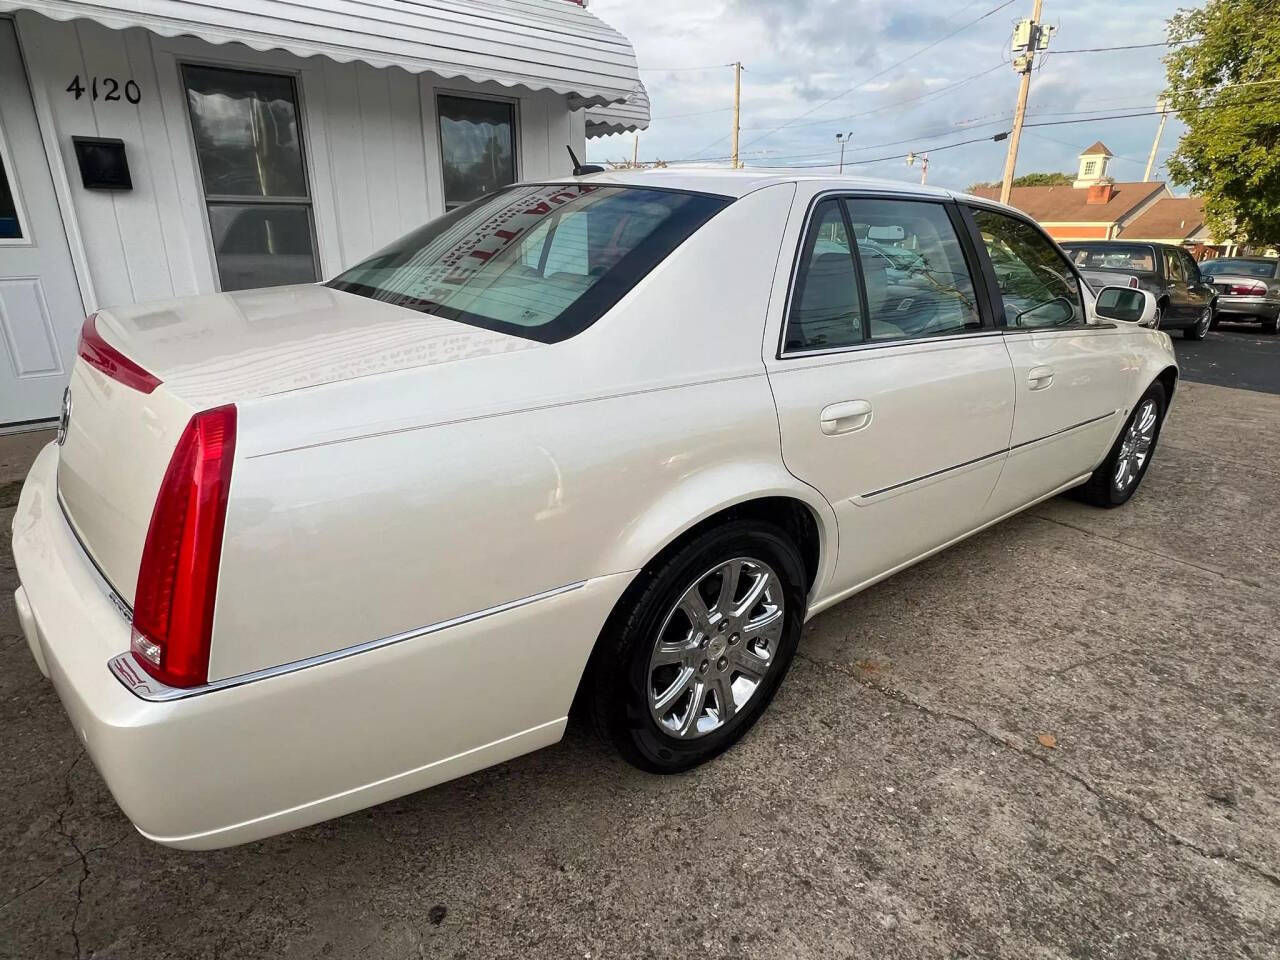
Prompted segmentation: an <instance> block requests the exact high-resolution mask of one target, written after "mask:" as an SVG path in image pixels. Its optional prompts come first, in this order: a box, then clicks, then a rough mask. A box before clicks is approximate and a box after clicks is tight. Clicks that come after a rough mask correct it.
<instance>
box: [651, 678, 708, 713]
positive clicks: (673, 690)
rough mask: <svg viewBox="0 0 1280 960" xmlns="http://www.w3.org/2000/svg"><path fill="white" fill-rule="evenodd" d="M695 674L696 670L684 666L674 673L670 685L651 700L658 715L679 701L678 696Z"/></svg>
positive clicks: (691, 681) (687, 686) (683, 692)
mask: <svg viewBox="0 0 1280 960" xmlns="http://www.w3.org/2000/svg"><path fill="white" fill-rule="evenodd" d="M697 675H698V674H697V672H696V671H695V670H694V669H693V668H692V667H686V668H685V669H683V670H681V671H680V673H678V674H677V675H676V678H675V679H674V680H673V681H671V685H670V686H669V687H667V689H665V690H663V691H662V693H660V694H658V695H657V697H656V698H655V699H654V701H653V709H654V711H655V712H656V713H657V714H658V716H659V717H661V716H663V715H665V714H666V713H667V711H668V710H670V709H671V708H672V707H673V706H674V705H675V704H676V703H678V702H679V701H680V698H681V697H683V696H684V695H685V693H687V692H688V690H689V687H690V686H691V685H693V683H694V679H695V678H696V677H697Z"/></svg>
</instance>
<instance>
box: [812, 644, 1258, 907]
mask: <svg viewBox="0 0 1280 960" xmlns="http://www.w3.org/2000/svg"><path fill="white" fill-rule="evenodd" d="M796 657H797V658H799V659H801V660H804V661H805V662H806V663H810V664H813V665H814V666H815V667H820V668H822V669H826V670H835V671H837V672H839V673H842V674H844V675H845V676H847V677H849V678H850V679H851V680H853V681H855V682H856V683H858V684H860V685H861V686H863V687H866V688H867V689H868V690H872V691H874V692H875V693H878V694H880V695H881V696H883V697H887V698H888V699H890V700H895V701H897V702H898V703H901V704H904V705H906V706H910V707H915V708H916V709H917V710H919V711H920V712H921V713H924V714H926V715H927V716H930V717H934V718H940V719H946V720H951V721H953V722H956V723H961V724H964V725H965V726H967V727H969V728H970V729H972V730H974V731H976V732H977V733H979V734H981V735H982V736H983V737H986V738H987V739H988V740H990V741H991V742H992V743H995V744H998V745H999V746H1002V747H1005V748H1007V749H1009V750H1013V751H1014V752H1015V753H1017V754H1018V755H1019V756H1021V757H1023V758H1025V759H1027V760H1034V761H1035V762H1037V763H1039V764H1041V765H1042V766H1044V767H1047V768H1048V769H1050V770H1052V771H1053V772H1054V773H1056V774H1058V775H1059V776H1062V777H1065V778H1066V779H1068V780H1071V781H1072V782H1073V783H1076V784H1078V785H1079V786H1080V787H1081V788H1082V789H1084V790H1085V791H1086V792H1087V793H1089V794H1090V795H1091V796H1092V797H1094V799H1095V800H1097V801H1098V808H1099V812H1101V814H1102V817H1103V819H1104V820H1106V821H1107V822H1108V823H1111V816H1110V811H1109V809H1108V808H1109V807H1110V806H1115V807H1116V808H1118V809H1119V810H1120V811H1121V812H1122V813H1125V814H1127V815H1129V816H1131V817H1136V818H1137V819H1139V820H1141V821H1142V822H1143V823H1145V824H1146V825H1147V827H1148V828H1150V829H1151V830H1152V831H1154V832H1155V833H1156V834H1158V835H1159V836H1160V837H1161V838H1162V839H1164V840H1165V841H1166V842H1168V843H1171V844H1173V845H1175V846H1179V847H1185V848H1186V849H1188V850H1190V851H1192V852H1193V853H1195V854H1198V855H1199V856H1201V857H1204V858H1205V859H1206V860H1218V861H1223V862H1226V863H1230V864H1233V865H1234V866H1236V867H1239V868H1240V869H1242V870H1245V871H1246V872H1248V873H1252V874H1254V875H1255V876H1257V877H1259V878H1261V879H1262V880H1264V881H1265V882H1267V883H1269V884H1270V885H1271V886H1273V887H1277V888H1280V874H1277V873H1275V872H1274V871H1272V870H1269V869H1267V868H1266V867H1265V866H1263V865H1261V864H1258V863H1255V862H1253V861H1252V860H1248V859H1245V858H1242V857H1233V856H1231V855H1230V854H1228V853H1227V852H1225V851H1222V850H1209V849H1206V848H1205V847H1203V846H1201V845H1200V844H1199V843H1196V841H1194V840H1192V839H1191V838H1190V837H1184V836H1183V835H1182V834H1180V833H1178V832H1177V831H1176V830H1173V829H1171V828H1170V827H1167V826H1165V825H1164V824H1163V823H1161V822H1160V821H1159V820H1158V819H1156V818H1155V817H1153V816H1152V815H1151V814H1149V813H1146V812H1145V811H1143V810H1141V809H1139V808H1138V807H1136V806H1134V805H1133V804H1131V803H1129V802H1128V801H1126V800H1121V799H1119V798H1117V797H1111V796H1108V795H1107V794H1106V793H1104V792H1103V791H1102V790H1101V789H1100V788H1098V787H1097V786H1095V785H1094V784H1093V783H1092V782H1090V781H1089V780H1088V778H1086V777H1085V776H1084V775H1082V774H1080V773H1077V772H1076V771H1074V770H1072V769H1071V768H1070V767H1068V766H1066V765H1065V764H1063V763H1061V762H1059V761H1055V760H1052V759H1050V758H1049V757H1048V756H1047V755H1045V754H1042V753H1039V752H1037V751H1035V750H1032V749H1031V748H1030V747H1028V746H1027V745H1025V744H1022V743H1019V742H1017V741H1016V740H1010V739H1008V738H1006V737H1003V736H1001V735H1000V734H999V733H997V732H995V731H994V730H988V729H987V728H986V727H984V726H983V725H982V724H980V723H979V722H978V721H976V720H974V719H973V718H971V717H967V716H965V715H964V714H962V713H953V712H952V711H950V710H944V709H940V708H937V707H931V706H928V705H926V704H924V703H922V702H920V701H919V700H917V699H915V698H914V697H912V696H910V695H909V694H907V693H906V692H904V691H902V690H899V689H897V688H896V687H891V686H889V685H887V684H884V683H881V682H879V681H877V680H873V679H871V678H870V677H866V676H863V675H861V674H860V673H858V672H857V671H856V670H853V669H851V668H849V667H847V666H845V665H844V664H840V663H832V662H829V661H826V660H817V659H815V658H813V657H810V656H808V655H806V654H803V653H800V652H799V651H797V652H796Z"/></svg>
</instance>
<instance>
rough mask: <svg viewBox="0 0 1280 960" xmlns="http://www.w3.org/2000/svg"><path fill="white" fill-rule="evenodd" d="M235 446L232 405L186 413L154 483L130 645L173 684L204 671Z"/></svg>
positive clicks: (188, 682)
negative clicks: (175, 443)
mask: <svg viewBox="0 0 1280 960" xmlns="http://www.w3.org/2000/svg"><path fill="white" fill-rule="evenodd" d="M235 447H236V408H235V406H234V405H228V406H225V407H217V408H215V409H213V410H205V411H203V412H202V413H197V414H196V415H195V416H194V417H192V418H191V421H190V422H189V423H188V424H187V427H186V429H185V430H184V431H183V432H182V437H181V439H179V440H178V446H177V447H176V448H175V449H174V451H173V458H172V459H171V460H170V461H169V468H168V469H167V470H166V471H165V474H164V480H163V481H162V482H161V484H160V493H159V495H158V496H157V497H156V505H155V509H154V510H153V511H152V513H151V525H150V526H149V527H148V528H147V539H146V541H145V543H144V544H143V546H142V563H141V565H140V566H139V568H138V589H137V591H136V593H135V594H134V600H133V642H132V644H131V647H132V650H133V656H134V659H136V660H137V661H138V663H139V664H141V666H142V669H144V670H146V671H147V673H149V674H151V675H152V676H153V677H155V678H156V679H157V680H160V681H162V682H163V683H167V684H169V685H170V686H173V687H192V686H196V685H197V684H201V683H204V682H206V680H207V679H208V676H209V641H210V638H211V637H212V635H213V601H214V596H215V593H216V590H217V586H218V561H219V558H220V557H221V555H222V530H223V527H224V525H225V523H226V519H227V493H228V491H229V490H230V487H231V461H232V458H233V457H234V455H235Z"/></svg>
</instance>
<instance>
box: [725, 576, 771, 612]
mask: <svg viewBox="0 0 1280 960" xmlns="http://www.w3.org/2000/svg"><path fill="white" fill-rule="evenodd" d="M772 579H773V577H772V575H771V574H770V573H769V572H768V571H767V570H760V571H759V573H758V575H757V576H756V581H755V583H753V584H751V589H750V590H748V591H747V595H746V596H745V597H743V598H742V602H741V603H740V604H738V605H737V607H736V609H735V610H734V611H733V612H734V616H737V617H745V616H746V615H747V614H749V613H750V612H751V611H752V610H754V609H755V607H756V604H758V603H759V602H760V598H761V597H763V596H764V595H765V592H766V591H767V590H768V589H769V586H770V583H771V581H772Z"/></svg>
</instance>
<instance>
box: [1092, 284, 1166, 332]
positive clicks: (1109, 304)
mask: <svg viewBox="0 0 1280 960" xmlns="http://www.w3.org/2000/svg"><path fill="white" fill-rule="evenodd" d="M1093 312H1094V313H1095V314H1097V315H1098V316H1099V317H1104V318H1106V319H1107V320H1123V321H1124V322H1125V323H1136V324H1138V325H1139V326H1142V327H1155V326H1158V325H1159V324H1160V307H1159V306H1158V305H1157V304H1156V298H1155V294H1153V293H1151V292H1150V291H1149V290H1136V289H1134V288H1133V287H1103V288H1102V289H1101V290H1099V291H1098V300H1097V302H1096V303H1095V304H1094V307H1093Z"/></svg>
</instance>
